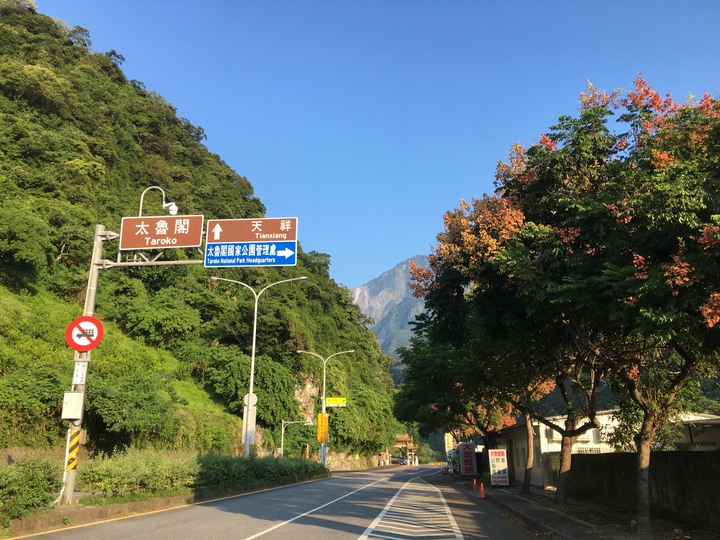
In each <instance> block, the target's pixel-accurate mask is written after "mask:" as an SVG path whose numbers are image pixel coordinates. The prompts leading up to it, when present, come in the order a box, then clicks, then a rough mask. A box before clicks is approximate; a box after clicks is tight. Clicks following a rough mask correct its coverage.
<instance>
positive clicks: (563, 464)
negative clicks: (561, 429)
mask: <svg viewBox="0 0 720 540" xmlns="http://www.w3.org/2000/svg"><path fill="white" fill-rule="evenodd" d="M577 438H578V436H577V435H575V436H574V437H568V436H566V435H563V438H562V443H561V446H560V475H559V478H558V485H557V491H556V492H555V504H558V505H561V506H562V505H565V504H567V498H568V482H569V481H570V467H571V466H572V450H573V446H575V441H577Z"/></svg>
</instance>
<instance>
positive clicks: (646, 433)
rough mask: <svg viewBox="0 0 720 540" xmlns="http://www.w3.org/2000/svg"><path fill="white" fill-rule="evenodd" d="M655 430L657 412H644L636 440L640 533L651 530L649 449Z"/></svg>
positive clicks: (638, 528)
mask: <svg viewBox="0 0 720 540" xmlns="http://www.w3.org/2000/svg"><path fill="white" fill-rule="evenodd" d="M656 431H657V414H654V413H649V412H646V413H645V415H644V417H643V423H642V427H641V428H640V433H639V436H638V441H637V464H638V475H637V484H636V489H637V530H638V532H639V533H641V534H648V533H650V532H651V531H652V522H651V521H650V450H651V448H652V441H653V439H654V438H655V432H656Z"/></svg>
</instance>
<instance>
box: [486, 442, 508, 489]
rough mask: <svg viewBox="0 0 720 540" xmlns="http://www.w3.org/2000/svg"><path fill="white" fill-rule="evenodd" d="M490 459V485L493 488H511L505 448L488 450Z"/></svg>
mask: <svg viewBox="0 0 720 540" xmlns="http://www.w3.org/2000/svg"><path fill="white" fill-rule="evenodd" d="M488 459H489V460H490V483H491V484H492V485H493V486H509V485H510V476H509V475H508V463H507V450H505V449H504V448H497V449H494V450H488Z"/></svg>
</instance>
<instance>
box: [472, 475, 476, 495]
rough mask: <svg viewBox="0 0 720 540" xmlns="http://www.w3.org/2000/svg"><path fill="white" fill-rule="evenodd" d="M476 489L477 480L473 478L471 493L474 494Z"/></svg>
mask: <svg viewBox="0 0 720 540" xmlns="http://www.w3.org/2000/svg"><path fill="white" fill-rule="evenodd" d="M476 489H477V478H473V485H472V491H473V493H475V490H476Z"/></svg>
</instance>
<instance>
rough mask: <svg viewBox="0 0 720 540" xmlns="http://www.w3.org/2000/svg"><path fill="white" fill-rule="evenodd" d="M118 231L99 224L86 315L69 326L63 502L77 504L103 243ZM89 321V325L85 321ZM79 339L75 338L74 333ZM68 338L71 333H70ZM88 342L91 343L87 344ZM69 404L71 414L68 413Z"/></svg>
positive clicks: (98, 333)
mask: <svg viewBox="0 0 720 540" xmlns="http://www.w3.org/2000/svg"><path fill="white" fill-rule="evenodd" d="M117 236H118V235H117V234H116V233H113V232H109V231H106V230H105V226H104V225H99V224H98V225H96V226H95V236H94V239H93V250H92V257H91V259H90V272H89V274H88V282H87V289H86V291H85V305H84V308H83V317H81V318H80V319H77V320H76V321H73V323H71V325H70V327H68V334H70V341H69V342H68V344H70V345H71V346H72V343H71V342H72V341H75V343H76V345H77V346H75V347H73V348H74V349H75V369H74V371H73V384H72V391H71V392H70V394H72V406H68V405H70V403H69V401H68V396H67V394H66V400H65V403H64V406H63V415H62V416H63V420H69V424H68V432H67V441H66V444H65V463H64V473H63V488H62V492H61V495H60V499H61V504H73V503H74V502H75V472H76V468H77V463H78V451H79V449H80V444H81V442H82V441H81V438H82V437H81V435H82V430H81V426H82V417H83V414H82V413H83V406H84V401H85V377H86V374H87V369H88V363H89V362H90V349H92V348H93V347H94V346H95V345H97V343H98V342H99V341H100V339H101V338H102V325H100V326H99V328H97V326H98V324H99V321H98V322H97V323H95V322H93V321H94V320H93V315H94V313H95V298H96V294H97V283H98V277H99V275H100V268H101V264H102V263H101V261H102V254H103V242H105V241H106V240H113V239H115V238H117ZM85 322H87V326H86V325H85V324H84V323H85ZM92 325H95V326H96V328H97V330H96V331H95V332H90V330H89V327H91V326H92ZM73 335H74V336H75V339H74V340H73V339H72V336H73ZM66 337H67V335H66ZM83 341H87V342H89V343H83ZM66 406H68V407H67V409H68V410H67V413H66V412H65V410H66Z"/></svg>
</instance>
